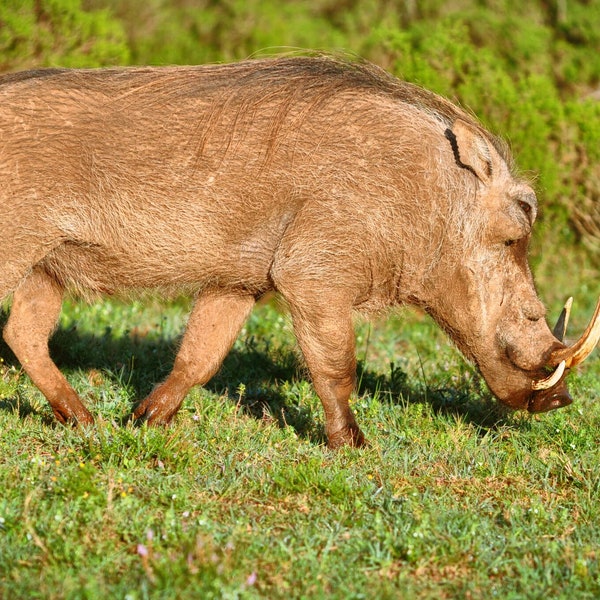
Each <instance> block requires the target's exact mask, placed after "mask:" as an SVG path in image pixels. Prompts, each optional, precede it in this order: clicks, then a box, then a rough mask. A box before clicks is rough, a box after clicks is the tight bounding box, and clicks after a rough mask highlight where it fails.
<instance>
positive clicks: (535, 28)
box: [0, 0, 600, 255]
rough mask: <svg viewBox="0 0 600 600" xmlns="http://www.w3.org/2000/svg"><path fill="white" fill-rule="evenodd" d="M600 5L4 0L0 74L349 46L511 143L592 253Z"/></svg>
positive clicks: (481, 0)
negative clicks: (468, 113) (452, 103)
mask: <svg viewBox="0 0 600 600" xmlns="http://www.w3.org/2000/svg"><path fill="white" fill-rule="evenodd" d="M599 24H600V0H533V1H531V2H526V3H515V2H513V1H512V0H424V1H419V2H417V1H416V0H361V1H359V0H312V1H308V0H174V1H170V2H169V1H167V0H128V1H125V0H108V1H101V0H83V1H82V0H18V1H17V0H4V2H3V3H2V4H1V5H0V71H9V70H17V69H22V68H29V67H33V66H47V65H66V66H82V67H83V66H101V65H111V64H129V63H136V64H142V63H143V64H177V63H186V64H196V63H205V62H216V61H232V60H238V59H243V58H247V57H249V56H256V55H257V54H259V53H260V54H261V55H264V54H277V53H281V52H285V51H287V50H289V49H297V48H311V49H321V50H333V51H339V50H344V51H347V52H350V53H353V54H356V55H360V56H364V57H366V58H368V59H370V60H373V61H374V62H376V63H378V64H380V65H381V66H383V67H384V68H386V69H388V70H390V71H391V72H393V73H394V74H396V75H398V76H400V77H403V78H405V79H407V80H410V81H414V82H416V83H419V84H421V85H423V86H425V87H428V88H430V89H433V90H434V91H436V92H438V93H441V94H443V95H445V96H447V97H449V98H451V99H453V100H454V101H456V102H459V103H460V104H461V105H463V106H465V107H466V108H467V109H468V110H470V111H472V112H473V113H475V114H476V115H477V116H478V117H479V118H480V119H482V120H483V122H484V123H485V124H486V125H487V126H488V127H490V128H491V129H492V130H493V131H494V132H496V133H499V134H501V135H502V136H503V137H505V138H506V139H508V140H509V142H510V143H511V146H512V147H513V149H514V151H515V154H516V157H517V163H518V165H519V166H520V168H521V169H522V171H523V172H524V173H525V174H526V175H528V176H531V177H532V178H534V179H536V180H537V181H536V185H537V188H538V190H539V192H540V196H541V198H542V203H543V207H544V210H543V213H542V220H543V223H544V226H545V231H541V235H542V237H543V238H545V237H550V236H551V237H552V238H553V241H555V240H556V239H557V238H558V239H560V240H562V243H563V244H573V243H577V242H579V241H583V243H584V245H586V246H587V247H588V248H589V249H591V251H592V252H591V253H592V255H594V254H595V255H600V160H599V158H600V102H599V101H598V95H600V90H599V88H600V26H599Z"/></svg>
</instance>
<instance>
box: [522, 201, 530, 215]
mask: <svg viewBox="0 0 600 600" xmlns="http://www.w3.org/2000/svg"><path fill="white" fill-rule="evenodd" d="M519 206H520V207H521V210H522V211H523V212H524V213H525V214H526V215H527V216H529V215H530V214H531V210H532V207H531V204H529V202H523V200H520V201H519Z"/></svg>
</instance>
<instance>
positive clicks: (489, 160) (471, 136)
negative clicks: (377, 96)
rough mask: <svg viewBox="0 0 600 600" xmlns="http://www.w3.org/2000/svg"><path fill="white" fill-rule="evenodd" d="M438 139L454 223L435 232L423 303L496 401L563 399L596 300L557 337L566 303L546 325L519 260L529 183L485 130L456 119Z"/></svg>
mask: <svg viewBox="0 0 600 600" xmlns="http://www.w3.org/2000/svg"><path fill="white" fill-rule="evenodd" d="M446 138H447V139H448V142H449V144H450V147H451V149H452V153H453V154H454V161H455V163H456V165H457V166H458V168H459V169H461V170H462V173H461V175H460V177H461V178H462V179H461V182H462V183H461V184H459V185H458V186H456V187H455V189H454V190H453V191H451V192H450V196H452V197H454V200H452V201H451V203H450V204H451V208H450V212H451V216H450V217H446V218H445V221H446V223H447V224H449V225H446V227H450V228H451V229H452V231H446V234H447V235H445V234H442V235H441V236H437V237H438V239H441V240H442V242H441V243H440V247H439V250H438V254H439V257H440V258H439V260H438V261H437V263H436V266H435V268H434V269H433V270H432V271H431V273H429V274H428V281H429V285H426V286H425V288H426V289H427V292H426V294H425V295H426V296H428V297H427V300H426V302H425V303H424V304H425V306H426V308H427V310H428V311H429V312H430V313H431V314H432V315H433V316H434V318H436V320H437V321H438V322H440V323H441V324H442V325H443V326H444V328H445V329H446V330H447V331H448V333H449V334H450V336H451V337H452V338H453V340H454V341H455V342H456V344H457V345H458V347H459V348H460V349H461V350H462V351H463V352H464V353H465V355H467V356H468V357H470V358H471V359H472V360H473V361H474V362H475V363H476V364H477V366H478V368H479V369H480V371H481V373H482V375H483V376H484V378H485V380H486V382H487V383H488V385H489V387H490V389H491V390H492V392H493V393H494V394H495V396H496V397H497V398H498V399H499V400H501V401H502V402H503V403H504V404H506V405H508V406H510V407H512V408H520V409H527V410H529V411H530V412H543V411H547V410H552V409H554V408H560V407H561V406H565V405H567V404H570V403H571V397H570V396H569V393H568V391H567V387H566V385H565V383H564V378H565V374H566V373H567V372H568V369H570V368H571V367H574V366H576V365H577V364H579V363H581V362H582V361H583V360H584V359H585V358H586V357H587V356H588V355H589V354H590V353H591V352H592V350H593V349H594V347H595V345H596V344H597V342H598V340H599V338H600V301H599V303H598V306H597V308H596V312H595V314H594V317H593V319H592V321H591V322H590V325H589V326H588V328H587V329H586V331H585V333H584V334H583V335H582V337H581V338H580V339H579V340H578V341H577V342H576V343H574V344H573V345H571V346H570V347H567V346H565V344H564V343H563V340H564V334H565V329H566V325H567V321H568V316H569V310H570V305H571V302H570V301H569V302H568V303H567V305H566V306H565V309H564V310H563V313H562V315H561V316H560V318H559V321H558V323H557V324H556V327H555V328H554V331H553V332H552V331H551V330H550V329H549V327H548V325H547V324H546V319H545V317H546V311H545V308H544V306H543V304H542V303H541V301H540V300H539V298H538V297H537V294H536V291H535V287H534V284H533V279H532V276H531V272H530V270H529V266H528V263H527V248H528V244H529V238H530V235H531V229H532V226H533V224H534V221H535V219H536V214H537V200H536V196H535V194H534V192H533V190H532V189H531V187H530V186H529V185H527V184H526V183H523V182H521V181H519V180H517V179H516V178H514V177H513V176H512V174H511V172H510V169H509V166H508V165H507V160H508V158H507V156H508V155H507V154H506V153H505V152H504V151H503V150H502V149H501V148H500V147H499V146H498V145H497V143H496V142H495V141H494V140H492V138H491V137H489V136H488V135H487V134H486V133H485V132H484V131H483V130H480V129H478V128H476V127H474V126H473V125H472V124H470V123H467V122H464V121H462V120H457V121H456V122H455V123H454V124H453V125H452V127H451V128H449V129H448V130H447V131H446ZM464 182H466V184H465V183H464ZM463 185H466V187H465V188H464V190H463V189H462V188H463ZM455 228H456V231H455Z"/></svg>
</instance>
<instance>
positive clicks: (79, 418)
mask: <svg viewBox="0 0 600 600" xmlns="http://www.w3.org/2000/svg"><path fill="white" fill-rule="evenodd" d="M52 412H53V413H54V416H55V417H56V419H57V420H58V421H59V422H60V423H62V424H63V425H73V426H76V425H93V424H94V417H93V416H92V413H91V412H90V411H89V410H88V409H87V408H86V407H85V406H84V405H83V403H82V402H81V400H80V399H79V398H78V397H77V396H73V397H71V398H66V399H61V400H59V401H55V402H53V403H52Z"/></svg>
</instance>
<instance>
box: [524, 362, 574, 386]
mask: <svg viewBox="0 0 600 600" xmlns="http://www.w3.org/2000/svg"><path fill="white" fill-rule="evenodd" d="M565 367H566V363H565V361H564V360H563V361H561V362H560V364H559V365H558V367H556V369H555V370H554V373H552V374H551V375H549V376H548V377H546V379H540V380H539V381H532V382H531V389H532V390H548V389H550V388H551V387H552V386H553V385H556V384H557V383H558V382H559V381H560V380H561V378H562V376H563V374H564V372H565Z"/></svg>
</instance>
